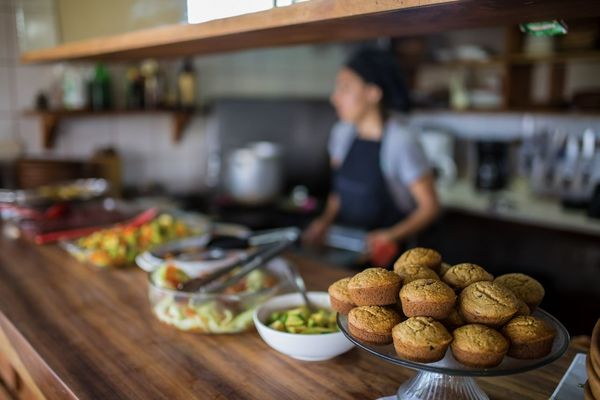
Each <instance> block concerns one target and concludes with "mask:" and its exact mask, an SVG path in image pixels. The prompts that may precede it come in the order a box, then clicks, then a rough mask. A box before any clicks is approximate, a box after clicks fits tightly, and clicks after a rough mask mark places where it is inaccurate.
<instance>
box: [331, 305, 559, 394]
mask: <svg viewBox="0 0 600 400" xmlns="http://www.w3.org/2000/svg"><path fill="white" fill-rule="evenodd" d="M532 315H533V316H535V317H538V318H541V319H543V320H545V321H546V322H548V323H549V324H550V325H551V326H552V327H554V329H555V330H556V338H555V339H554V343H553V344H552V351H551V352H550V354H548V355H547V356H545V357H542V358H537V359H535V360H517V359H516V358H512V357H509V356H506V357H504V360H502V363H501V364H500V365H498V366H497V367H494V368H472V367H468V366H466V365H463V364H461V363H459V362H458V361H456V360H455V359H454V357H453V356H452V351H451V350H450V349H449V348H448V350H447V351H446V355H445V357H444V358H443V359H441V360H440V361H437V362H434V363H429V364H425V363H420V362H415V361H409V360H406V359H404V358H401V357H399V356H398V355H397V354H396V351H395V349H394V346H393V345H392V344H389V345H372V344H368V343H365V342H362V341H360V340H358V339H356V338H354V337H353V336H352V335H351V334H350V331H349V330H348V316H346V315H341V314H339V313H338V316H337V322H338V325H339V327H340V329H341V331H342V332H343V333H344V335H346V337H347V338H348V339H349V340H350V341H351V342H353V343H354V344H355V345H357V346H358V347H360V348H361V349H363V350H365V351H367V352H369V353H371V354H373V355H374V356H377V357H379V358H381V359H383V360H385V361H387V362H389V363H392V364H396V365H401V366H403V367H406V368H411V369H414V370H417V371H418V372H417V374H416V375H415V376H414V377H413V378H412V379H409V380H408V381H406V382H404V383H403V384H402V385H401V386H400V387H399V388H398V392H397V394H396V398H397V399H402V400H425V399H427V400H441V399H452V400H489V397H488V396H487V395H486V394H485V392H484V391H483V390H481V388H479V386H478V385H477V383H476V382H475V379H474V377H477V376H480V377H485V376H502V375H512V374H519V373H521V372H526V371H530V370H532V369H536V368H540V367H542V366H544V365H546V364H549V363H551V362H553V361H555V360H557V359H558V358H559V357H560V356H562V355H563V354H564V352H565V351H566V350H567V348H568V347H569V340H570V339H569V333H568V332H567V330H566V329H565V327H564V326H563V325H562V324H561V323H560V322H559V321H558V320H557V319H556V318H554V317H553V316H552V315H550V314H548V313H547V312H545V311H543V310H540V309H537V310H536V311H535V312H534V313H533V314H532Z"/></svg>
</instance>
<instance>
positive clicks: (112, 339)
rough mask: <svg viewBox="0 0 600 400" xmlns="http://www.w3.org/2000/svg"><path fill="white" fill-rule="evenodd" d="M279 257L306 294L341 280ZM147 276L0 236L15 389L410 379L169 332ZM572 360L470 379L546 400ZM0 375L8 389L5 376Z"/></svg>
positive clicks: (374, 364)
mask: <svg viewBox="0 0 600 400" xmlns="http://www.w3.org/2000/svg"><path fill="white" fill-rule="evenodd" d="M288 257H289V258H290V259H291V260H292V261H293V262H295V263H296V264H297V265H298V267H299V268H300V271H301V273H302V274H303V276H304V277H305V279H306V282H307V285H308V287H309V288H310V289H317V290H323V289H326V288H327V286H328V285H329V284H330V283H331V282H332V281H334V280H336V279H339V278H341V277H343V276H345V275H348V273H347V271H344V270H342V269H335V268H331V267H328V266H327V265H323V264H320V263H317V262H314V261H310V260H308V259H305V258H302V257H298V256H291V255H290V256H288ZM146 279H147V277H146V274H145V273H144V272H142V271H141V270H138V269H127V270H114V271H113V270H98V269H92V268H90V267H88V266H86V265H82V264H80V263H79V262H77V261H76V260H75V259H73V258H72V257H70V256H69V255H68V254H67V253H65V252H64V251H63V250H62V249H60V248H58V247H56V246H43V247H37V246H33V245H31V244H29V243H27V242H24V241H23V240H10V239H7V238H3V237H2V238H0V328H1V329H0V355H2V356H3V357H4V358H7V359H8V360H10V364H12V366H13V367H14V369H16V371H17V372H18V374H19V375H20V381H21V382H23V383H24V384H17V385H16V386H17V387H18V388H22V387H27V388H28V389H27V390H28V393H30V396H31V397H30V398H47V399H75V398H77V399H111V400H112V399H125V398H127V399H171V400H174V399H191V398H198V399H200V398H201V399H207V398H214V399H237V398H251V399H283V398H285V399H307V398H308V399H325V398H335V399H361V398H365V399H374V398H377V397H380V396H383V395H390V394H392V393H394V392H395V390H396V389H397V387H398V386H399V384H400V383H401V382H403V381H405V380H406V379H408V378H409V377H411V376H412V375H413V374H414V372H413V371H411V370H408V369H405V368H401V367H399V366H393V365H388V364H386V363H384V362H383V361H380V360H379V359H376V358H375V357H373V356H371V355H369V354H367V353H366V352H363V351H360V350H358V349H354V350H352V351H350V352H348V353H346V354H345V355H343V356H340V357H337V358H335V359H333V360H330V361H324V362H315V363H309V362H302V361H297V360H294V359H291V358H288V357H286V356H284V355H282V354H279V353H277V352H276V351H274V350H272V349H271V348H270V347H268V346H267V345H266V344H265V343H264V342H263V341H262V340H261V339H260V337H259V336H258V334H257V333H255V332H250V333H245V334H239V335H220V336H202V335H196V334H188V333H182V332H179V331H176V330H174V329H172V328H170V327H168V326H165V325H163V324H161V323H159V322H158V321H157V320H156V319H155V318H154V317H153V316H152V314H151V311H150V307H149V305H148V300H147V293H146V291H147V287H146ZM574 354H575V350H574V349H573V348H570V349H569V350H568V352H567V353H566V354H565V355H564V356H563V357H562V358H561V359H560V360H558V361H556V362H555V363H553V364H551V365H548V366H546V367H544V368H542V369H539V370H536V371H531V372H528V373H525V374H520V375H514V376H509V377H498V378H486V379H478V381H479V383H480V384H481V386H482V388H483V389H484V390H485V391H486V392H487V393H488V394H489V395H490V397H492V398H494V399H511V400H512V399H515V398H529V399H547V398H548V397H549V396H550V394H551V393H552V392H553V390H554V388H555V387H556V385H557V384H558V382H559V380H560V378H561V376H562V375H563V374H564V372H565V371H566V369H567V367H568V365H569V363H570V362H571V360H572V359H573V357H574ZM0 367H2V368H0V373H2V374H3V376H4V379H5V380H6V375H7V374H8V375H10V371H9V370H10V369H7V368H6V366H4V367H3V366H2V363H1V362H0ZM18 390H21V389H18ZM31 393H32V394H31ZM1 394H2V393H1V390H0V395H1ZM0 397H2V396H0Z"/></svg>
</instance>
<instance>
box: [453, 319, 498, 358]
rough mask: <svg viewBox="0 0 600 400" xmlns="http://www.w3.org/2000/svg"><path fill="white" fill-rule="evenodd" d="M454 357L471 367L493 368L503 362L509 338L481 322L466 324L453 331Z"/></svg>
mask: <svg viewBox="0 0 600 400" xmlns="http://www.w3.org/2000/svg"><path fill="white" fill-rule="evenodd" d="M452 336H453V337H454V340H453V341H452V344H451V345H450V348H451V349H452V355H454V358H455V359H456V360H457V361H458V362H460V363H462V364H465V365H468V366H469V367H475V368H491V367H495V366H497V365H498V364H500V363H501V362H502V359H503V358H504V355H505V354H506V352H507V351H508V347H509V343H508V340H506V339H505V338H504V336H502V334H500V332H498V331H497V330H495V329H492V328H490V327H487V326H485V325H480V324H471V325H464V326H461V327H460V328H457V329H455V330H454V332H452Z"/></svg>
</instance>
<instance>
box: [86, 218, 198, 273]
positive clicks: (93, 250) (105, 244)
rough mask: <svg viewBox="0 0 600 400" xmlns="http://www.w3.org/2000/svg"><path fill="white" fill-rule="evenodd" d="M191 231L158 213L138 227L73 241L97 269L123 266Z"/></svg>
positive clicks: (115, 229) (112, 230) (183, 224)
mask: <svg viewBox="0 0 600 400" xmlns="http://www.w3.org/2000/svg"><path fill="white" fill-rule="evenodd" d="M195 233H197V232H193V231H192V229H191V228H190V227H188V226H187V225H186V224H185V223H184V222H183V221H181V220H178V219H176V218H174V217H173V216H172V215H169V214H161V215H159V216H158V217H157V218H155V219H154V220H152V221H150V222H148V223H145V224H143V225H141V226H139V227H137V228H136V227H131V226H116V227H114V228H110V229H105V230H101V231H98V232H94V233H92V234H91V235H89V236H86V237H83V238H81V239H79V240H78V241H77V243H76V244H77V246H79V247H80V248H81V249H83V250H86V251H89V255H88V259H87V261H89V262H91V263H92V264H94V265H97V266H99V267H117V268H118V267H123V266H126V265H128V264H131V263H133V262H134V260H135V257H136V256H137V255H138V254H139V253H142V252H144V251H146V250H148V249H150V248H152V247H154V246H157V245H159V244H163V243H166V242H168V241H170V240H174V239H179V238H182V237H186V236H190V235H192V234H195Z"/></svg>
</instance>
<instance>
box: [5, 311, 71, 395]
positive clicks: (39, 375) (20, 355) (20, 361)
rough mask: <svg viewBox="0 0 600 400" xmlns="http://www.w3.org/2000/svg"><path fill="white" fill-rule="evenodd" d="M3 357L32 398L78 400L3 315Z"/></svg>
mask: <svg viewBox="0 0 600 400" xmlns="http://www.w3.org/2000/svg"><path fill="white" fill-rule="evenodd" d="M0 354H2V355H3V356H4V357H6V358H7V359H8V362H9V363H10V364H11V365H12V367H13V368H14V369H15V371H16V372H17V374H18V376H19V380H20V381H22V382H23V384H24V385H25V386H26V387H27V390H28V392H30V394H31V396H33V398H35V399H38V400H46V399H48V400H50V399H77V396H75V394H74V393H73V392H72V391H71V390H70V389H69V388H68V387H67V385H66V384H65V383H64V382H63V381H62V380H61V379H60V378H59V377H58V376H57V375H56V374H55V373H54V372H53V371H52V369H50V367H49V366H48V364H46V362H45V361H44V360H43V359H42V358H41V357H40V355H39V354H38V353H37V352H36V351H35V350H34V349H33V347H31V345H30V344H29V343H28V342H27V340H26V339H25V338H24V337H23V336H22V335H21V334H20V333H19V331H17V329H16V328H15V327H14V326H13V324H12V323H11V322H10V321H9V320H8V318H6V316H5V315H4V314H3V313H2V312H1V311H0Z"/></svg>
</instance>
